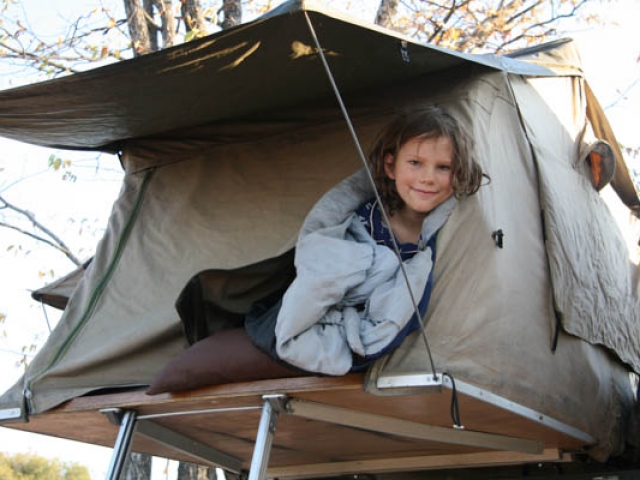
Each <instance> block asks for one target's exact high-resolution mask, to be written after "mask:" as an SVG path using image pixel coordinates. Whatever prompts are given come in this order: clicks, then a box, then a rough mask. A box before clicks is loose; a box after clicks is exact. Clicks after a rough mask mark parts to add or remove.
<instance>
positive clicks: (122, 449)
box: [102, 408, 137, 480]
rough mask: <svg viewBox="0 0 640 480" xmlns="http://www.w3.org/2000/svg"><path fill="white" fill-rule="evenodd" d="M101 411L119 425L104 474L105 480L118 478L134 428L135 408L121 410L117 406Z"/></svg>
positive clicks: (116, 479)
mask: <svg viewBox="0 0 640 480" xmlns="http://www.w3.org/2000/svg"><path fill="white" fill-rule="evenodd" d="M102 413H105V414H106V415H107V417H109V420H110V421H111V422H112V423H114V424H116V425H120V430H119V431H118V437H117V438H116V443H115V445H114V446H113V454H112V455H111V463H109V470H108V471H107V476H106V480H118V479H119V478H120V474H121V473H122V468H123V467H124V463H125V461H126V459H127V454H128V453H129V449H130V447H131V439H132V438H133V432H134V430H135V428H136V416H137V413H136V411H135V410H124V411H123V410H120V409H117V408H116V409H106V410H102Z"/></svg>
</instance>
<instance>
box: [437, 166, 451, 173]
mask: <svg viewBox="0 0 640 480" xmlns="http://www.w3.org/2000/svg"><path fill="white" fill-rule="evenodd" d="M438 168H439V169H440V170H443V171H446V172H448V171H449V170H451V165H440V166H439V167H438Z"/></svg>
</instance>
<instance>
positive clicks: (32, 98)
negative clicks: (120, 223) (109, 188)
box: [0, 0, 553, 152]
mask: <svg viewBox="0 0 640 480" xmlns="http://www.w3.org/2000/svg"><path fill="white" fill-rule="evenodd" d="M307 14H308V16H309V18H310V19H311V22H312V24H313V26H314V29H315V31H316V32H317V36H318V38H319V40H320V43H321V45H322V46H323V49H324V53H325V55H326V56H327V58H328V59H329V62H330V65H331V69H332V71H333V74H334V76H335V78H336V82H337V83H338V85H339V86H340V88H341V90H342V92H343V93H344V94H349V93H350V92H355V91H363V90H367V89H371V88H380V87H382V86H384V85H385V84H393V83H397V82H402V81H406V80H409V79H412V78H415V77H418V76H423V75H428V74H430V73H432V72H435V71H442V70H446V69H449V68H453V67H457V66H460V65H463V64H469V65H473V64H476V65H478V66H479V67H488V68H494V69H500V70H508V71H515V72H517V73H523V74H533V75H550V74H551V75H552V74H553V71H552V69H550V68H547V67H546V66H541V65H536V64H532V63H530V62H522V61H518V60H514V59H511V58H508V57H500V56H495V55H468V54H463V53H458V52H453V51H449V50H445V49H442V48H438V47H434V46H430V45H426V44H420V43H416V42H415V41H412V40H411V39H409V38H408V37H404V36H402V35H400V34H397V33H394V32H390V31H388V30H385V29H382V28H379V27H377V26H375V25H364V24H362V23H357V22H356V23H354V21H353V19H349V20H346V19H345V18H344V17H343V16H342V15H341V14H338V13H335V12H333V11H330V10H327V9H326V8H324V7H321V6H319V5H317V4H316V3H315V2H309V1H301V0H295V1H291V2H287V3H285V4H283V5H282V6H281V7H279V8H277V9H276V10H275V11H273V12H271V13H270V14H268V15H266V16H264V17H261V18H259V19H257V20H255V21H253V22H251V23H248V24H245V25H241V26H238V27H236V28H233V29H230V30H226V31H222V32H219V33H216V34H214V35H210V36H208V37H205V38H202V39H200V40H197V41H193V42H189V43H185V44H183V45H180V46H177V47H174V48H169V49H166V50H163V51H160V52H157V53H154V54H150V55H145V56H142V57H138V58H135V59H131V60H125V61H122V62H119V63H116V64H112V65H108V66H104V67H100V68H96V69H94V70H90V71H87V72H83V73H78V74H75V75H71V76H68V77H64V78H61V79H56V80H51V81H47V82H43V83H39V84H34V85H30V86H25V87H20V88H16V89H11V90H7V91H3V92H0V136H4V137H8V138H11V139H14V140H18V141H21V142H26V143H31V144H36V145H41V146H46V147H52V148H62V149H69V150H73V149H79V150H103V151H111V152H114V151H117V150H119V148H120V144H121V142H123V141H126V140H127V139H132V138H140V137H147V136H153V135H157V134H159V133H162V132H166V131H171V130H176V129H184V128H189V127H191V126H195V125H202V124H209V123H212V122H216V121H220V120H225V121H230V120H234V119H239V118H244V119H246V118H259V117H260V116H261V115H264V114H265V112H273V111H277V110H279V109H283V108H286V107H288V106H291V105H303V104H307V103H316V104H317V103H319V102H322V101H323V100H325V99H328V100H333V93H332V91H331V89H330V85H329V82H328V80H327V77H326V74H325V72H324V70H323V69H322V65H321V62H320V61H319V58H318V55H317V49H316V48H315V46H314V43H313V41H312V36H311V34H310V31H309V27H308V24H307V20H306V15H307ZM382 73H384V74H382Z"/></svg>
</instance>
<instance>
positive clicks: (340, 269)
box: [275, 169, 456, 375]
mask: <svg viewBox="0 0 640 480" xmlns="http://www.w3.org/2000/svg"><path fill="white" fill-rule="evenodd" d="M373 196H374V193H373V190H372V187H371V186H370V183H369V179H368V176H367V174H366V171H365V170H364V169H363V170H361V171H359V172H357V173H355V174H354V175H352V176H351V177H349V178H347V179H346V180H344V181H342V182H341V183H340V184H338V185H337V186H336V187H334V188H333V189H332V190H330V191H329V192H327V193H326V194H325V195H324V196H323V197H322V198H321V199H320V200H319V201H318V203H316V205H315V206H314V207H313V209H312V210H311V211H310V213H309V215H308V216H307V218H306V220H305V222H304V223H303V226H302V229H301V231H300V235H299V238H298V242H297V244H296V256H295V266H296V278H295V280H294V281H293V283H292V284H291V286H290V287H289V289H288V290H287V292H286V293H285V295H284V298H283V300H282V307H281V309H280V312H279V314H278V318H277V322H276V329H275V333H276V348H277V353H278V356H279V357H280V358H281V359H283V360H285V361H286V362H288V363H289V364H292V365H295V366H297V367H299V368H302V369H304V370H307V371H312V372H318V373H323V374H327V375H344V374H346V373H347V372H349V370H350V369H351V367H352V356H353V354H354V353H355V354H357V355H360V356H368V355H373V354H376V353H378V352H380V351H382V350H383V349H384V348H385V347H387V346H388V345H389V344H390V343H391V342H392V341H393V340H394V339H395V337H396V336H397V335H398V333H399V332H400V331H401V330H402V328H403V327H404V326H405V325H406V324H407V322H409V320H410V319H411V317H412V316H413V314H414V312H415V309H414V305H413V302H412V300H411V295H410V293H409V287H410V288H411V291H412V292H413V297H414V299H415V301H416V303H417V302H419V300H420V298H421V296H422V293H423V292H424V289H425V285H426V283H427V280H428V277H429V273H430V271H431V269H432V266H433V265H432V261H431V250H430V248H429V247H427V243H428V241H429V239H430V238H431V237H432V236H433V235H435V233H436V232H437V231H438V230H439V229H440V227H441V226H442V225H443V224H444V223H445V222H446V220H447V219H448V217H449V215H450V213H451V211H452V210H453V208H454V206H455V203H456V200H455V199H454V198H451V199H449V200H447V201H446V202H444V203H443V204H441V205H440V206H438V207H437V208H436V209H435V210H433V211H432V212H431V213H430V214H429V215H428V216H427V218H426V219H425V221H424V224H423V227H422V238H421V241H420V245H419V247H420V252H418V253H417V254H416V255H415V256H414V257H413V258H411V259H410V260H407V261H405V262H404V268H405V272H406V278H405V275H404V274H403V272H402V270H401V268H400V261H399V259H398V257H397V256H396V254H395V252H394V251H393V250H391V249H390V248H388V247H386V246H384V245H378V244H376V242H375V241H374V240H373V239H372V238H371V236H370V235H369V233H368V232H367V230H366V229H365V227H364V225H363V224H362V222H361V221H360V220H359V218H358V216H357V215H356V214H355V213H354V211H355V210H356V209H357V208H358V207H359V206H360V205H361V204H362V203H364V202H365V201H367V200H369V199H371V198H372V197H373Z"/></svg>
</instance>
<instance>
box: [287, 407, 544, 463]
mask: <svg viewBox="0 0 640 480" xmlns="http://www.w3.org/2000/svg"><path fill="white" fill-rule="evenodd" d="M287 407H288V411H289V412H290V413H293V414H294V415H300V416H302V417H306V418H312V419H315V420H321V421H325V422H330V423H336V424H339V425H345V426H350V427H355V428H364V429H367V430H371V431H376V432H384V433H389V434H392V435H398V436H401V437H409V438H416V439H421V440H429V441H433V442H438V443H447V444H454V445H467V446H475V447H481V448H488V449H494V450H507V451H516V452H522V453H533V454H539V453H541V452H542V450H543V444H542V443H541V442H537V441H534V440H527V439H521V438H516V437H506V436H504V435H496V434H490V433H484V432H475V431H472V430H466V429H456V428H444V427H436V426H433V425H426V424H424V423H418V422H412V421H407V420H401V419H399V418H396V417H390V416H388V415H379V414H370V413H364V412H359V411H357V410H353V409H348V408H342V407H334V406H328V405H323V404H321V403H315V402H306V401H301V400H295V399H294V400H291V401H290V402H289V403H288V404H287Z"/></svg>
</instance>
